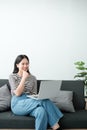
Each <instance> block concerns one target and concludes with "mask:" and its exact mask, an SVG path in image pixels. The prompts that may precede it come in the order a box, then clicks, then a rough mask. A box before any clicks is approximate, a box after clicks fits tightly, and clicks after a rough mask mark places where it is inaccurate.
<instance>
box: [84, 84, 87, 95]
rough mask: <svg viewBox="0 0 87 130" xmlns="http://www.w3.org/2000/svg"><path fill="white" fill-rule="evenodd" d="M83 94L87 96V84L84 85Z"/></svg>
mask: <svg viewBox="0 0 87 130" xmlns="http://www.w3.org/2000/svg"><path fill="white" fill-rule="evenodd" d="M84 96H85V97H87V85H84Z"/></svg>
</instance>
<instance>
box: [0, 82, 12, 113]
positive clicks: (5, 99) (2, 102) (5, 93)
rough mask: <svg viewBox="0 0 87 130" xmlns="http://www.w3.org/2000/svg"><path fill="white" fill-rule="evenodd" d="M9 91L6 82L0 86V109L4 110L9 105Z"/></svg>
mask: <svg viewBox="0 0 87 130" xmlns="http://www.w3.org/2000/svg"><path fill="white" fill-rule="evenodd" d="M10 103H11V93H10V91H9V89H8V86H7V84H5V85H3V86H1V87H0V111H5V110H7V109H8V108H9V107H10Z"/></svg>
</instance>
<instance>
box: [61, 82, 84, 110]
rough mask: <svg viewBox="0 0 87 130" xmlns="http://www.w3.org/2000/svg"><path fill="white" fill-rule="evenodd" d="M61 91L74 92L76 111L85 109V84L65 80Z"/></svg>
mask: <svg viewBox="0 0 87 130" xmlns="http://www.w3.org/2000/svg"><path fill="white" fill-rule="evenodd" d="M61 90H68V91H73V105H74V108H75V110H82V109H85V100H84V82H83V81H81V80H63V81H62V85H61Z"/></svg>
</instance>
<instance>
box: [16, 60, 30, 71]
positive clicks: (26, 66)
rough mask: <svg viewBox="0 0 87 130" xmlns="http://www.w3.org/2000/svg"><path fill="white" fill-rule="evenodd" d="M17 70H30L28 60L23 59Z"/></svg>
mask: <svg viewBox="0 0 87 130" xmlns="http://www.w3.org/2000/svg"><path fill="white" fill-rule="evenodd" d="M17 68H18V69H19V71H20V72H22V71H23V70H24V71H28V70H29V62H28V60H27V59H26V58H24V59H22V61H21V62H20V63H19V64H17Z"/></svg>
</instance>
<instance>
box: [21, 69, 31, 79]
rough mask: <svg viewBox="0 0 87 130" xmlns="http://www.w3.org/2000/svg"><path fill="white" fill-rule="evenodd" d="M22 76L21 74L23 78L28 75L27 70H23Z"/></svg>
mask: <svg viewBox="0 0 87 130" xmlns="http://www.w3.org/2000/svg"><path fill="white" fill-rule="evenodd" d="M22 76H23V78H24V79H27V78H28V77H29V73H28V72H27V71H24V70H23V75H22Z"/></svg>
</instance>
